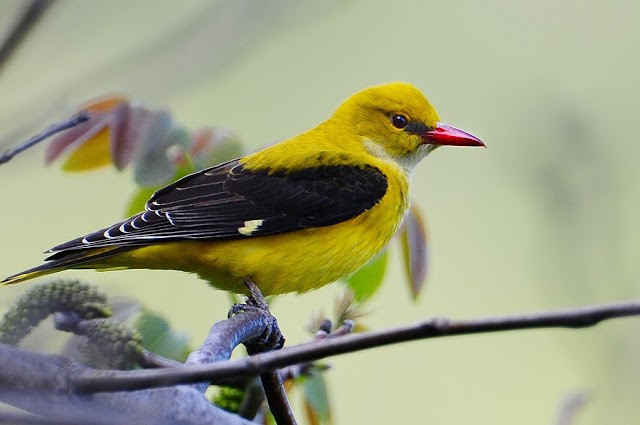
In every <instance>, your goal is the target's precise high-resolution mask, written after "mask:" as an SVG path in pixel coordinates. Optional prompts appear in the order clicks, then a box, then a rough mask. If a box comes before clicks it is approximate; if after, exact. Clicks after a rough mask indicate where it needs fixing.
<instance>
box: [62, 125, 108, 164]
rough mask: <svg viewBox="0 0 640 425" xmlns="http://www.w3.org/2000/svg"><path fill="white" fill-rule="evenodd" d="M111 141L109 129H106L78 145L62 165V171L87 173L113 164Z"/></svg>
mask: <svg viewBox="0 0 640 425" xmlns="http://www.w3.org/2000/svg"><path fill="white" fill-rule="evenodd" d="M110 140H111V136H110V131H109V128H107V127H105V128H103V129H102V130H100V131H99V132H98V133H97V134H96V135H95V136H93V137H91V138H90V139H89V140H87V141H85V142H84V143H82V144H80V145H78V147H77V148H76V149H75V150H74V151H73V152H71V154H70V155H69V156H68V157H67V159H66V160H65V162H64V164H62V169H63V170H64V171H86V170H91V169H93V168H99V167H103V166H105V165H109V164H111V152H110V148H109V141H110Z"/></svg>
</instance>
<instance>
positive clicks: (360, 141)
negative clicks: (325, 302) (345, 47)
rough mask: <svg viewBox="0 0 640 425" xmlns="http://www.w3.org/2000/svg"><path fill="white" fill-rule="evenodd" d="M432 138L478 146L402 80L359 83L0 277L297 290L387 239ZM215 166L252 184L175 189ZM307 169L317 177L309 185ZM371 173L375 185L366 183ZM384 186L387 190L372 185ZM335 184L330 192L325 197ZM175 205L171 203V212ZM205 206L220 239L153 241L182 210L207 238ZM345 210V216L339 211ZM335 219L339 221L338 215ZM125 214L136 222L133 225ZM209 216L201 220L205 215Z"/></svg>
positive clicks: (360, 259)
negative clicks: (281, 137) (152, 275)
mask: <svg viewBox="0 0 640 425" xmlns="http://www.w3.org/2000/svg"><path fill="white" fill-rule="evenodd" d="M442 144H449V145H473V146H481V145H482V142H480V141H479V140H478V139H476V138H475V137H473V136H471V135H469V134H467V133H464V132H462V131H460V130H457V129H455V128H453V127H449V126H446V125H441V124H440V123H438V116H437V114H436V112H435V110H434V109H433V108H432V107H431V105H430V104H429V102H428V101H427V99H426V98H425V97H424V96H423V95H422V94H421V93H420V92H419V91H418V90H417V89H416V88H415V87H413V86H411V85H409V84H406V83H391V84H385V85H381V86H376V87H372V88H369V89H365V90H363V91H361V92H359V93H356V94H355V95H353V96H352V97H351V98H349V99H347V100H346V101H345V102H344V103H343V104H342V105H341V106H340V107H339V108H338V109H337V110H336V112H335V113H334V114H333V115H332V116H331V117H330V118H329V119H328V120H327V121H325V122H323V123H322V124H320V125H318V126H317V127H316V128H314V129H312V130H309V131H308V132H306V133H303V134H300V135H298V136H296V137H294V138H291V139H289V140H286V141H284V142H281V143H278V144H276V145H273V146H271V147H269V148H266V149H264V150H262V151H259V152H256V153H254V154H251V155H248V156H246V157H244V158H241V159H240V160H238V161H237V162H236V163H233V164H230V165H229V167H230V166H231V165H234V168H233V169H231V170H230V171H228V172H227V171H226V169H224V168H220V167H223V166H224V164H223V165H222V166H220V167H217V168H216V167H214V168H213V169H211V171H210V172H209V173H208V174H207V173H206V172H204V171H203V172H200V173H196V175H194V176H196V177H187V178H186V179H185V180H184V182H183V183H181V181H179V182H177V183H176V184H174V185H173V186H174V187H172V186H169V187H168V188H167V189H164V190H161V191H159V192H157V193H156V195H154V197H153V198H152V199H151V201H150V203H149V204H148V206H147V210H148V211H149V212H148V213H147V214H148V215H144V216H141V215H138V216H134V217H132V219H130V220H129V221H125V222H122V223H119V224H118V225H117V226H113V227H112V228H110V229H106V230H105V231H104V232H103V233H104V235H105V236H104V237H102V238H101V234H100V233H99V232H98V233H94V234H92V235H88V238H89V239H91V240H85V241H80V240H76V241H75V242H74V241H71V242H69V243H67V245H64V244H63V245H61V247H62V248H61V249H60V250H58V249H57V248H58V247H57V248H54V251H53V252H58V254H55V255H54V256H53V257H54V258H52V260H51V261H50V263H45V264H44V265H43V266H39V267H36V268H34V269H31V270H27V271H26V272H23V273H21V274H18V275H15V276H12V277H10V278H7V279H6V280H5V281H4V282H5V283H15V282H19V281H23V280H26V279H30V278H33V277H36V276H40V275H44V274H48V273H52V272H56V271H59V270H62V269H67V268H95V269H112V268H133V269H175V270H183V271H186V272H192V273H197V274H198V275H199V276H200V277H201V278H203V279H205V280H207V281H209V282H210V283H211V284H212V285H213V286H215V287H217V288H220V289H224V290H229V291H233V292H244V291H245V288H244V286H243V285H242V284H241V282H242V280H243V279H244V278H245V277H249V278H251V279H252V280H253V281H254V282H255V283H256V284H257V285H258V287H259V288H260V290H261V291H262V292H263V294H265V295H271V294H279V293H286V292H306V291H309V290H312V289H315V288H318V287H321V286H323V285H325V284H328V283H331V282H333V281H335V280H338V279H340V278H341V277H344V276H346V275H349V274H351V273H353V272H355V271H356V270H358V268H360V267H362V266H363V265H364V264H365V263H366V262H367V261H368V260H369V259H371V258H372V257H373V256H374V255H375V254H376V253H377V252H378V251H379V250H380V249H382V248H383V247H384V246H385V245H386V244H387V242H389V240H390V239H391V238H392V236H393V235H394V233H395V232H396V230H397V229H398V227H399V225H400V223H401V220H402V217H403V215H404V213H405V212H406V210H407V208H408V206H409V200H408V198H409V195H408V192H409V175H410V172H411V169H412V168H413V166H414V165H415V164H416V163H417V162H418V161H419V160H420V159H421V158H423V157H424V156H426V155H427V154H428V153H429V152H430V151H432V150H433V149H435V148H436V147H437V146H439V145H442ZM219 169H221V170H222V169H224V170H225V173H227V174H225V175H224V176H223V177H224V179H227V180H224V181H223V180H220V181H221V182H223V183H224V184H223V183H220V185H219V186H215V187H216V188H218V190H219V187H224V188H225V190H226V191H228V192H233V191H232V190H228V189H226V188H227V186H226V185H230V184H232V183H233V182H231V183H229V180H233V178H235V177H234V176H235V175H236V174H238V176H240V173H242V176H240V177H238V179H240V178H245V177H244V176H246V178H247V179H251V180H247V182H248V183H246V184H245V183H242V185H243V186H240V187H239V189H238V191H237V193H240V194H241V195H238V194H237V193H236V192H233V193H232V194H231V195H228V196H227V193H226V192H225V193H224V195H225V198H224V202H227V203H228V204H229V207H228V209H222V208H223V206H218V205H213V206H211V205H212V203H214V202H219V203H220V205H222V201H212V200H211V199H213V198H211V199H210V197H209V194H207V193H206V192H204V189H203V190H202V191H201V192H198V196H200V197H201V199H202V202H196V201H192V200H191V198H189V197H188V196H186V195H184V194H182V193H181V192H180V191H181V190H183V188H182V187H180V185H181V184H182V185H183V186H185V187H188V188H189V189H190V190H194V191H195V190H199V189H198V185H203V184H202V182H204V183H207V184H209V180H207V179H210V180H211V182H212V183H211V184H212V185H213V183H216V184H218V183H219V181H218V180H219V179H218V180H215V179H216V178H217V177H215V176H214V175H215V173H217V172H218V171H217V170H219ZM238 170H239V171H238ZM317 170H320V171H317ZM205 171H206V170H205ZM333 172H335V173H336V176H335V178H333V177H332V174H331V173H333ZM218 173H219V172H218ZM318 173H320V174H318ZM210 175H211V176H213V177H210ZM352 175H353V177H352ZM316 176H317V178H318V181H319V182H316V181H314V178H316ZM371 178H376V179H377V180H375V181H373V182H370V181H369V180H371ZM197 179H201V180H197ZM301 180H304V183H300V181H301ZM196 182H197V183H198V184H196ZM263 182H264V189H263V188H262V185H263ZM274 182H275V183H274ZM385 182H386V188H385V187H378V186H381V185H383V184H385ZM211 187H212V188H213V187H214V186H211ZM268 191H272V192H268ZM336 191H338V192H340V193H339V195H335V192H336ZM265 193H267V194H268V193H272V196H273V197H275V198H277V199H276V200H275V201H274V202H273V205H271V204H270V203H269V202H270V200H269V199H266V200H265V199H263V198H264V197H265ZM163 196H164V198H163ZM180 196H182V198H179V197H180ZM220 196H222V195H220ZM254 197H255V198H254ZM261 197H262V198H261ZM279 197H282V200H280V198H279ZM322 197H326V199H327V201H326V205H325V206H323V205H318V208H324V209H323V210H322V212H321V213H317V212H315V210H314V211H311V212H309V211H308V208H310V207H309V204H310V203H312V202H314V201H315V202H318V199H324V198H322ZM360 198H362V199H363V201H362V202H363V204H362V208H361V211H360V210H358V202H359V201H358V199H360ZM194 199H196V198H195V195H194ZM199 199H200V198H199ZM238 199H240V201H238ZM247 199H248V200H249V201H251V203H248V204H247V203H244V204H238V205H243V206H244V207H243V208H244V210H246V212H243V211H234V210H232V208H233V206H234V205H236V203H237V202H245V201H247ZM178 202H180V205H179V206H180V209H179V210H178V209H176V210H175V211H174V210H172V209H171V208H172V207H173V206H174V204H176V205H177V204H178ZM210 202H211V203H210ZM234 202H235V203H234ZM367 202H369V203H370V204H368V203H367ZM263 204H264V205H266V207H265V208H267V209H266V210H265V209H264V208H263V209H262V210H261V209H257V210H255V211H253V210H252V208H253V206H254V205H258V206H259V207H260V208H262V205H263ZM334 204H335V213H336V214H337V215H340V216H339V217H338V216H336V217H337V218H336V219H335V220H332V217H331V216H330V214H331V212H332V211H333V209H332V208H334V207H333V206H332V205H334ZM343 204H344V205H343ZM247 205H249V206H250V207H247ZM210 207H211V208H219V210H218V209H216V210H215V211H221V214H223V215H224V214H230V216H233V218H234V219H239V221H238V222H237V223H236V224H235V227H233V226H231V227H229V224H228V222H229V221H230V219H229V220H226V221H225V220H223V219H220V220H221V221H220V222H221V223H222V224H220V225H219V226H222V227H224V229H223V230H224V232H226V233H224V234H223V235H222V236H220V237H217V236H211V237H206V238H204V239H199V237H200V236H202V235H201V234H191V233H189V235H188V237H182V236H181V237H176V238H175V239H177V240H175V241H174V240H172V241H165V240H164V239H163V238H167V237H171V236H172V235H173V234H172V232H174V231H175V232H187V231H188V229H189V228H190V227H189V226H190V222H189V221H188V220H186V221H184V222H178V220H179V219H180V217H182V216H180V217H179V216H178V214H182V215H183V216H184V217H187V218H189V217H191V216H193V218H194V223H196V224H197V225H201V226H205V227H204V229H205V230H206V231H211V232H213V233H212V235H213V234H215V235H217V234H218V233H215V232H218V231H219V229H218V228H217V227H216V226H217V225H214V224H211V225H209V224H207V219H208V217H207V216H206V214H205V213H204V212H203V211H209V210H206V208H210ZM224 208H226V207H224ZM238 208H239V209H241V210H242V208H240V206H239V207H238ZM269 208H271V209H273V210H274V211H275V213H273V214H271V213H269V214H266V213H265V211H268V212H270V211H271V209H269ZM192 209H193V211H192ZM156 210H157V211H159V212H156ZM259 212H261V214H263V215H260V214H259ZM356 213H357V214H356ZM189 214H191V215H189ZM243 214H246V217H244V216H243ZM252 214H255V215H252ZM265 214H266V215H265ZM270 214H271V215H270ZM353 214H356V215H354V216H350V215H353ZM319 215H322V217H318V216H319ZM343 215H344V217H346V218H345V219H341V218H340V217H342V216H343ZM136 217H137V219H138V221H135V220H134V219H135V218H136ZM148 217H150V218H148ZM158 217H160V218H158ZM238 217H239V218H238ZM289 217H290V220H291V222H289ZM161 219H162V220H164V221H162V223H163V224H162V226H163V227H162V231H161V232H159V233H157V234H155V239H154V237H152V236H153V235H152V236H148V234H144V235H143V234H141V235H138V234H137V233H136V232H138V227H140V226H142V225H146V224H147V222H148V221H149V220H161ZM217 219H218V218H217V216H216V217H213V216H212V217H211V221H212V222H216V220H217ZM314 220H316V221H314ZM333 221H335V223H333ZM127 223H133V225H131V226H129V224H127ZM140 223H141V224H140ZM200 223H203V224H200ZM216 223H217V222H216ZM272 223H280V224H272ZM299 223H300V224H299ZM305 223H307V224H305ZM309 223H310V224H309ZM327 223H331V224H327ZM136 224H137V225H136ZM127 226H129V227H127ZM149 226H150V228H152V227H153V226H152V225H149ZM225 226H226V227H225ZM269 226H272V227H271V228H270V227H269ZM142 227H143V226H142ZM198 229H200V227H198ZM229 229H231V230H229ZM229 232H231V233H229ZM261 232H264V234H262V233H261ZM183 234H185V233H176V235H183ZM92 243H93V244H94V245H91V244H92ZM94 246H95V247H94Z"/></svg>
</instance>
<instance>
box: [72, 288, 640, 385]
mask: <svg viewBox="0 0 640 425" xmlns="http://www.w3.org/2000/svg"><path fill="white" fill-rule="evenodd" d="M637 315H640V301H632V302H624V303H617V304H608V305H598V306H590V307H582V308H575V309H569V310H559V311H552V312H542V313H533V314H524V315H512V316H502V317H489V318H482V319H475V320H460V321H454V320H447V319H432V320H427V321H423V322H419V323H415V324H410V325H404V326H399V327H396V328H391V329H385V330H379V331H373V332H367V333H362V334H355V335H346V336H344V337H341V338H335V339H325V340H321V341H317V342H312V343H307V344H301V345H297V346H293V347H288V348H284V349H282V350H279V351H272V352H268V353H264V354H257V355H255V356H250V357H247V358H243V359H238V360H230V361H227V362H220V363H217V364H212V365H205V366H193V367H184V368H172V369H157V370H141V371H131V372H114V373H113V374H112V375H111V376H110V377H77V378H75V379H73V380H72V382H71V383H70V385H71V387H72V388H74V389H75V390H76V391H77V392H85V393H91V392H102V391H123V390H134V389H142V388H150V387H160V386H167V385H174V384H178V383H193V382H202V381H214V382H215V381H218V380H220V379H226V378H229V377H231V376H235V377H237V376H247V375H256V374H260V373H264V372H266V371H269V370H275V369H277V368H281V367H284V366H288V365H292V364H297V363H303V362H310V361H314V360H319V359H322V358H325V357H328V356H332V355H337V354H344V353H350V352H354V351H360V350H365V349H368V348H373V347H380V346H384V345H390V344H396V343H399V342H406V341H413V340H419V339H427V338H437V337H443V336H453V335H466V334H477V333H484V332H501V331H510V330H516V329H533V328H553V327H560V328H582V327H587V326H594V325H596V324H597V323H599V322H601V321H603V320H607V319H612V318H617V317H628V316H637Z"/></svg>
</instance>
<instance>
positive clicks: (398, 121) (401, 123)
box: [391, 114, 409, 130]
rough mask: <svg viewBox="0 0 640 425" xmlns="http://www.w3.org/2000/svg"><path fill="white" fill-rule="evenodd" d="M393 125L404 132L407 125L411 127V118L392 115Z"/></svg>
mask: <svg viewBox="0 0 640 425" xmlns="http://www.w3.org/2000/svg"><path fill="white" fill-rule="evenodd" d="M391 125H392V126H394V127H395V128H397V129H398V130H402V129H403V128H405V127H406V126H407V125H409V118H407V116H406V115H402V114H393V115H391Z"/></svg>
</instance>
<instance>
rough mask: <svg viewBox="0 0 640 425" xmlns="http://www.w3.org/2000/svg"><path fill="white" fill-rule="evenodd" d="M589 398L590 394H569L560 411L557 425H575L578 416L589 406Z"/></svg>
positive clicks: (578, 392) (580, 392) (581, 392)
mask: <svg viewBox="0 0 640 425" xmlns="http://www.w3.org/2000/svg"><path fill="white" fill-rule="evenodd" d="M589 398H590V397H589V394H587V393H586V392H584V391H577V392H573V393H571V394H568V395H567V396H566V397H565V398H564V399H563V400H562V403H561V404H560V408H559V409H558V416H557V419H556V425H573V424H574V423H575V419H576V416H577V414H578V413H579V412H580V410H582V409H583V408H584V407H585V406H586V405H587V403H588V402H589Z"/></svg>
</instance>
